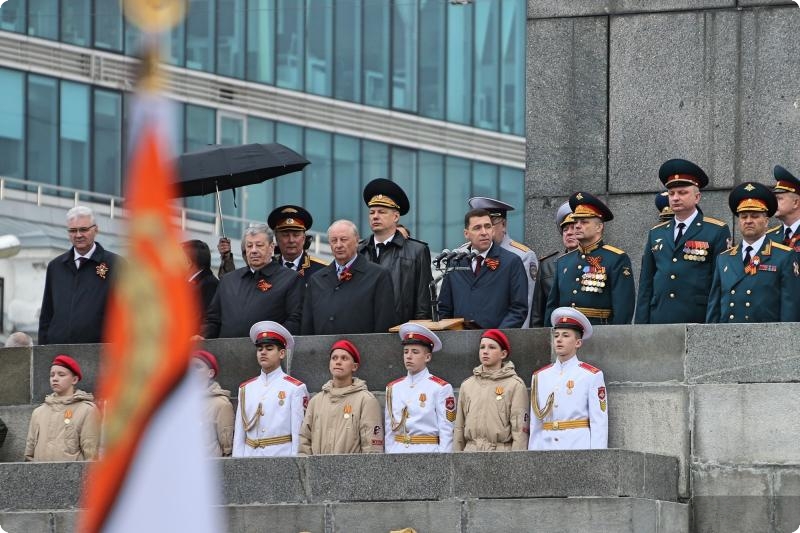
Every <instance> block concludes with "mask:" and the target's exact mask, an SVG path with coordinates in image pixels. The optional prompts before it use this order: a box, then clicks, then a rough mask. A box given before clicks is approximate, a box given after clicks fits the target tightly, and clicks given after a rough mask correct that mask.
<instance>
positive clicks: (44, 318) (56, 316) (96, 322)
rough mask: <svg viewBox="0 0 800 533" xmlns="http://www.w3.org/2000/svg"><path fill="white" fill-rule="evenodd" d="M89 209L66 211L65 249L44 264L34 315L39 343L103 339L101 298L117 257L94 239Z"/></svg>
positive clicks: (104, 299)
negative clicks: (38, 308)
mask: <svg viewBox="0 0 800 533" xmlns="http://www.w3.org/2000/svg"><path fill="white" fill-rule="evenodd" d="M97 233H98V229H97V223H96V221H95V219H94V213H93V212H92V210H91V209H89V208H88V207H84V206H75V207H73V208H72V209H70V210H69V211H68V212H67V235H68V236H69V240H70V242H71V243H72V248H70V249H69V250H68V251H67V252H66V253H64V254H61V255H59V256H58V257H56V258H55V259H53V260H52V261H50V263H49V264H48V265H47V274H46V276H45V283H44V295H43V296H42V309H41V313H40V315H39V339H38V342H39V344H87V343H96V342H100V341H101V340H102V335H103V323H104V319H105V313H106V302H107V300H108V294H109V291H110V288H111V282H112V280H113V279H114V277H115V276H116V270H117V267H118V266H119V264H120V261H121V260H120V257H119V256H118V255H116V254H113V253H111V252H109V251H107V250H105V249H104V248H103V247H102V246H100V243H98V242H96V241H95V237H96V236H97Z"/></svg>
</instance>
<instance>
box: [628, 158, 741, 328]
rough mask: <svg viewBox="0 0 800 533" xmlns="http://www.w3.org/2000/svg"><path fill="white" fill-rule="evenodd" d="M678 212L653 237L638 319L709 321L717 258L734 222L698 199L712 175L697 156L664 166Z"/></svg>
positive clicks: (642, 278)
mask: <svg viewBox="0 0 800 533" xmlns="http://www.w3.org/2000/svg"><path fill="white" fill-rule="evenodd" d="M658 177H659V179H660V180H661V183H663V184H664V186H665V187H666V188H667V193H668V198H669V207H670V208H671V209H672V212H673V214H674V217H673V218H670V219H667V220H665V221H664V222H661V223H660V224H657V225H656V226H654V227H653V228H652V229H651V230H650V233H649V234H648V236H647V240H646V241H645V246H644V254H643V255H642V270H641V272H640V273H639V300H638V302H637V304H636V323H637V324H674V323H679V322H694V323H703V322H705V319H706V305H707V304H708V291H709V289H710V288H711V278H712V277H713V275H714V264H715V263H716V260H717V257H719V254H720V253H722V251H723V250H725V249H726V248H727V247H728V239H730V237H731V232H730V230H729V229H728V225H727V224H725V223H724V222H722V221H721V220H717V219H716V218H711V217H707V216H704V215H703V211H701V210H700V207H699V206H698V202H700V190H701V189H702V188H703V187H705V186H706V185H708V176H706V173H705V172H703V169H702V168H700V167H699V166H697V165H695V164H694V163H692V162H691V161H686V160H684V159H670V160H669V161H667V162H666V163H664V164H663V165H661V168H660V169H659V171H658Z"/></svg>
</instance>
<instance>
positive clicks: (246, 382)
mask: <svg viewBox="0 0 800 533" xmlns="http://www.w3.org/2000/svg"><path fill="white" fill-rule="evenodd" d="M257 379H258V376H256V377H254V378H250V379H248V380H247V381H242V382H241V383H240V384H239V388H240V389H241V388H242V387H244V386H245V385H247V384H248V383H250V382H251V381H255V380H257Z"/></svg>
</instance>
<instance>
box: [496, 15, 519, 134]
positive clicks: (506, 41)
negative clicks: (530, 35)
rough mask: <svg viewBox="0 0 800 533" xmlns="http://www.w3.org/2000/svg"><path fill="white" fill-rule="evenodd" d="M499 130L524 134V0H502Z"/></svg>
mask: <svg viewBox="0 0 800 533" xmlns="http://www.w3.org/2000/svg"><path fill="white" fill-rule="evenodd" d="M502 25H503V27H502V32H503V35H502V54H503V57H502V65H501V69H502V72H501V81H500V131H502V132H504V133H513V134H516V135H525V0H511V1H508V2H503V23H502Z"/></svg>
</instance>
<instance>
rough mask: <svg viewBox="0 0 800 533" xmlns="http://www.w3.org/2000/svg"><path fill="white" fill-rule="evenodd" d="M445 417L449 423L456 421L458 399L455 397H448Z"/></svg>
mask: <svg viewBox="0 0 800 533" xmlns="http://www.w3.org/2000/svg"><path fill="white" fill-rule="evenodd" d="M444 409H445V416H446V417H447V421H448V422H453V421H455V419H456V399H455V397H454V396H448V397H447V399H446V400H445V401H444Z"/></svg>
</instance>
